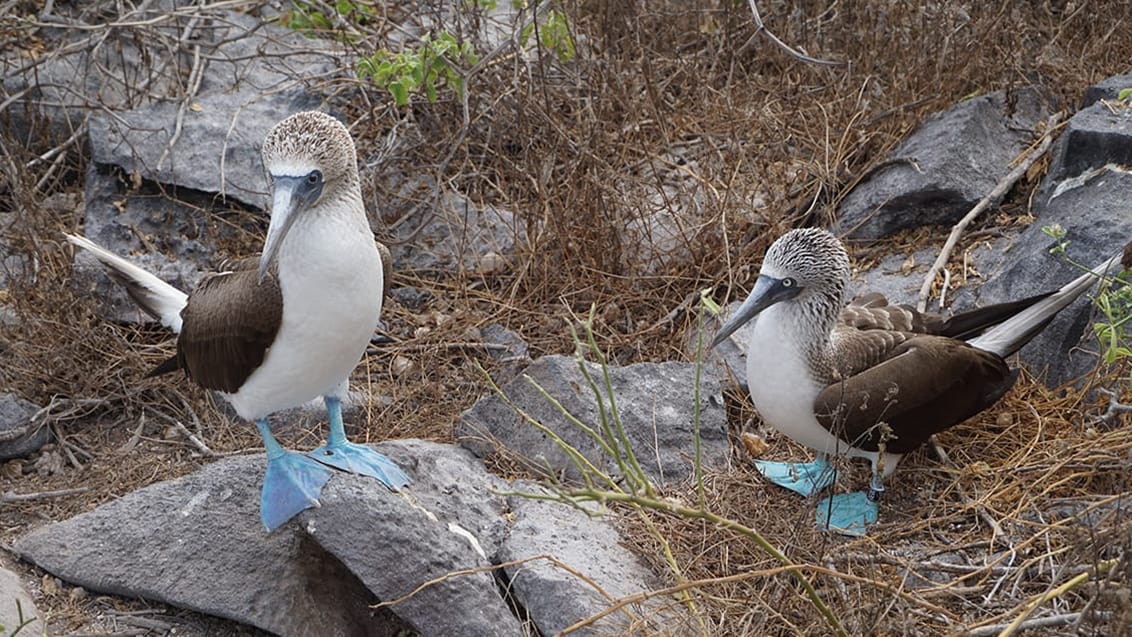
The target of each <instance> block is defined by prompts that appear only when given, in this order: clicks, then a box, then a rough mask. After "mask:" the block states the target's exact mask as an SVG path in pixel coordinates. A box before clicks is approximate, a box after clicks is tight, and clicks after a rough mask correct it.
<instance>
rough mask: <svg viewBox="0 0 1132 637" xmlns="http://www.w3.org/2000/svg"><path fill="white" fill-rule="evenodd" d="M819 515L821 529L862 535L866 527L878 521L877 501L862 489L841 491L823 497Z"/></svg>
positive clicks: (843, 533)
mask: <svg viewBox="0 0 1132 637" xmlns="http://www.w3.org/2000/svg"><path fill="white" fill-rule="evenodd" d="M817 517H818V527H819V528H821V529H825V530H829V531H833V532H834V533H840V534H841V535H849V536H852V537H861V536H863V535H865V530H866V527H868V525H870V524H872V523H874V522H876V521H877V503H876V500H874V499H873V498H871V497H869V494H866V493H864V492H862V491H857V492H855V493H840V494H838V495H835V496H830V497H828V498H822V500H821V502H819V503H818V516H817Z"/></svg>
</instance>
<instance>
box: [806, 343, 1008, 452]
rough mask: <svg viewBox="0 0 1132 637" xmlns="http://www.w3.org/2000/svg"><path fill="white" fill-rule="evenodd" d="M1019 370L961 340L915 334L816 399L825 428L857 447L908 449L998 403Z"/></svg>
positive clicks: (827, 389) (867, 448) (896, 450)
mask: <svg viewBox="0 0 1132 637" xmlns="http://www.w3.org/2000/svg"><path fill="white" fill-rule="evenodd" d="M1015 376H1016V374H1012V373H1011V371H1010V369H1009V368H1008V367H1007V365H1006V363H1005V362H1004V361H1003V360H1002V358H1001V357H999V356H997V355H996V354H993V353H991V352H986V351H983V350H979V349H976V348H974V347H971V346H970V345H967V344H966V343H964V342H962V341H957V340H954V339H950V338H945V337H938V336H926V335H925V336H913V337H911V338H909V339H907V340H906V341H904V342H902V343H899V344H897V345H895V346H894V347H893V348H892V349H891V350H890V351H889V352H888V355H887V357H886V358H885V359H884V361H883V362H880V363H879V364H876V365H873V366H871V367H868V368H867V369H865V370H864V371H861V372H860V373H855V374H852V375H846V376H845V377H844V379H843V380H840V381H838V382H834V383H832V384H831V385H829V386H828V387H826V389H825V390H823V391H822V392H821V393H820V394H819V395H818V397H817V399H816V400H815V401H814V413H815V414H817V415H818V421H819V422H820V423H821V424H822V426H824V427H826V428H827V429H830V430H831V431H833V432H835V433H836V434H837V435H838V437H840V438H841V439H842V440H845V441H846V442H848V443H850V444H852V445H853V446H855V447H857V448H859V449H864V450H867V451H876V450H877V445H878V443H880V442H881V441H882V440H884V439H885V438H888V439H887V440H886V441H885V445H886V450H887V451H888V452H890V453H907V452H909V451H911V450H913V449H915V448H916V447H918V446H920V445H921V444H923V443H924V442H925V441H927V439H928V437H930V436H931V435H932V434H935V433H938V432H940V431H943V430H944V429H947V428H948V427H951V426H952V425H956V424H958V423H961V422H963V421H964V420H966V419H968V418H970V417H971V416H974V415H975V414H977V413H979V412H980V411H982V410H984V409H986V408H987V407H989V406H990V405H992V404H994V403H995V402H996V401H997V400H998V399H999V398H1001V397H1002V395H1003V394H1005V393H1006V392H1007V390H1009V389H1010V387H1011V386H1012V385H1013V384H1014V379H1015Z"/></svg>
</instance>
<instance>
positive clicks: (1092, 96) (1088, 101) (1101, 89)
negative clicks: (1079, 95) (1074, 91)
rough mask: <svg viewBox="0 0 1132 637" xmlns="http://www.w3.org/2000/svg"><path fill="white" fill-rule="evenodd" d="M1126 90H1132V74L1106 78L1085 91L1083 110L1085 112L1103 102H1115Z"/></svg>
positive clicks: (1082, 102)
mask: <svg viewBox="0 0 1132 637" xmlns="http://www.w3.org/2000/svg"><path fill="white" fill-rule="evenodd" d="M1126 88H1132V73H1125V74H1124V75H1114V76H1112V77H1109V78H1105V79H1103V80H1101V81H1100V82H1097V83H1096V84H1094V85H1092V86H1090V87H1089V88H1088V89H1086V90H1085V97H1084V98H1083V99H1082V100H1081V109H1082V110H1084V109H1086V108H1088V107H1089V106H1092V105H1093V104H1096V103H1097V102H1099V101H1101V100H1114V99H1116V98H1117V97H1118V96H1119V95H1120V91H1123V90H1124V89H1126Z"/></svg>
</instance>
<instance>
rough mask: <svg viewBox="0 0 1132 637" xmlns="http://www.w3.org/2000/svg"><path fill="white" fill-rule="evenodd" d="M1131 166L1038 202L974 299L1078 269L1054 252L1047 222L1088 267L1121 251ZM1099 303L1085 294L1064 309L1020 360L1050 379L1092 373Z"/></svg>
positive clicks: (1128, 225) (994, 298) (1131, 191)
mask: <svg viewBox="0 0 1132 637" xmlns="http://www.w3.org/2000/svg"><path fill="white" fill-rule="evenodd" d="M1130 199H1132V173H1128V172H1122V171H1120V170H1114V171H1105V172H1104V174H1103V175H1099V176H1098V177H1096V178H1094V179H1092V180H1089V181H1088V182H1085V183H1083V184H1082V185H1081V186H1079V187H1074V188H1071V189H1068V190H1064V191H1062V192H1061V194H1059V195H1058V196H1056V197H1055V198H1054V199H1053V200H1052V201H1049V202H1048V203H1046V204H1045V205H1043V206H1042V207H1041V209H1040V212H1039V216H1038V220H1037V221H1036V222H1035V223H1033V224H1032V225H1031V226H1030V227H1028V228H1026V230H1025V231H1023V232H1022V233H1021V234H1020V235H1018V237H1017V238H1016V239H1015V240H1014V242H1013V245H1012V246H1011V248H1010V251H1009V253H1008V255H1007V259H1006V260H1005V261H1004V266H1003V267H1002V268H1001V269H1000V270H998V271H997V272H994V273H993V275H992V276H991V277H990V279H989V280H988V281H987V283H986V284H984V285H982V286H980V287H979V288H977V289H976V290H975V292H976V296H977V303H978V304H979V305H988V304H991V303H997V302H1001V301H1005V300H1009V299H1015V298H1024V297H1026V296H1027V295H1030V294H1038V293H1040V292H1045V291H1049V290H1052V289H1056V288H1058V287H1060V286H1062V285H1064V284H1065V283H1068V282H1069V281H1070V280H1072V279H1074V278H1076V277H1077V276H1079V275H1080V274H1081V271H1080V270H1078V269H1076V268H1074V267H1072V266H1070V265H1068V264H1066V263H1064V262H1063V261H1061V260H1060V259H1059V258H1058V257H1056V256H1053V255H1051V254H1050V253H1049V250H1050V248H1051V247H1052V246H1053V243H1054V242H1053V240H1052V239H1050V238H1049V237H1048V236H1046V235H1045V234H1044V233H1043V232H1042V226H1045V225H1050V224H1055V223H1056V224H1060V225H1061V226H1062V227H1064V228H1065V229H1066V230H1067V233H1068V234H1067V236H1066V238H1067V239H1068V240H1069V241H1070V245H1069V248H1068V250H1069V255H1070V256H1071V257H1072V258H1073V259H1074V260H1075V261H1077V262H1079V263H1082V264H1086V265H1088V266H1089V267H1093V266H1096V265H1099V264H1100V263H1102V262H1103V261H1105V260H1106V259H1107V258H1109V257H1111V256H1113V255H1115V254H1119V253H1120V251H1121V250H1122V249H1123V247H1124V244H1125V243H1127V242H1128V241H1129V240H1130V239H1132V214H1129V213H1128V201H1129V200H1130ZM1094 316H1095V313H1094V310H1093V307H1092V304H1091V303H1090V301H1089V299H1087V298H1082V299H1079V300H1078V301H1076V302H1075V303H1073V304H1072V305H1070V306H1069V307H1067V308H1066V309H1065V310H1063V311H1062V312H1061V313H1060V314H1059V315H1058V316H1057V317H1056V318H1055V319H1054V320H1053V322H1051V323H1050V324H1049V326H1047V327H1046V328H1045V330H1043V331H1042V333H1041V334H1039V335H1038V336H1037V337H1036V338H1035V339H1034V340H1033V341H1031V342H1030V344H1029V345H1027V346H1026V347H1024V348H1023V349H1022V351H1021V353H1020V356H1021V360H1022V363H1023V364H1024V365H1026V367H1027V368H1028V369H1029V370H1030V371H1032V372H1035V373H1038V374H1042V373H1046V382H1047V383H1049V384H1060V383H1063V382H1065V381H1068V380H1072V379H1074V378H1077V377H1079V376H1081V375H1082V374H1085V373H1087V372H1089V371H1090V370H1091V369H1093V367H1094V366H1095V365H1096V363H1097V361H1098V358H1097V356H1096V354H1095V352H1096V350H1097V343H1096V341H1095V339H1094V337H1093V335H1092V324H1093V322H1094Z"/></svg>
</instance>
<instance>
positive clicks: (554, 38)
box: [519, 10, 574, 62]
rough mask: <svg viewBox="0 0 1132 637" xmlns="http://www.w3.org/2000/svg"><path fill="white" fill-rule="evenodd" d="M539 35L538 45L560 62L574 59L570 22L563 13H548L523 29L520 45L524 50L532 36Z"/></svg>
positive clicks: (520, 35)
mask: <svg viewBox="0 0 1132 637" xmlns="http://www.w3.org/2000/svg"><path fill="white" fill-rule="evenodd" d="M536 33H537V34H538V45H539V46H541V47H542V48H544V49H546V50H548V51H550V52H551V53H553V54H554V57H556V58H558V61H559V62H569V61H570V60H572V59H574V38H573V37H572V36H571V35H570V22H569V20H567V19H566V15H565V14H564V13H562V12H561V11H553V10H551V11H548V12H547V13H546V16H545V17H543V18H542V24H541V25H540V24H538V21H535V22H532V23H530V24H528V25H527V26H525V27H523V30H522V32H521V33H520V34H519V45H520V46H522V47H523V48H524V49H527V48H528V47H529V43H530V41H531V35H533V34H536Z"/></svg>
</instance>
